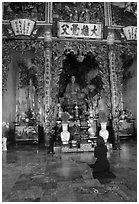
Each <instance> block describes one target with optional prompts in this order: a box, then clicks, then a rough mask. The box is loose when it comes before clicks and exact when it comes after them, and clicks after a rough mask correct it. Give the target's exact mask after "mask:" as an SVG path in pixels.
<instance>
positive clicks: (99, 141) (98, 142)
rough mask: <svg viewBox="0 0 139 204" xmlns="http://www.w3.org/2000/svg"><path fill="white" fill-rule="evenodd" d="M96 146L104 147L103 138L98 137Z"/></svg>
mask: <svg viewBox="0 0 139 204" xmlns="http://www.w3.org/2000/svg"><path fill="white" fill-rule="evenodd" d="M97 145H105V142H104V139H103V137H101V136H98V138H97Z"/></svg>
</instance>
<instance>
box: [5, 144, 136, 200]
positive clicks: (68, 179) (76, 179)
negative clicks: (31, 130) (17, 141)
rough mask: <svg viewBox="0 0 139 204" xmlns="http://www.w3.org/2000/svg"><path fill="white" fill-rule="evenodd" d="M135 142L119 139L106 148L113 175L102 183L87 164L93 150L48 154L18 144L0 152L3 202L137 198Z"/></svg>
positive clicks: (91, 158)
mask: <svg viewBox="0 0 139 204" xmlns="http://www.w3.org/2000/svg"><path fill="white" fill-rule="evenodd" d="M136 148H137V145H136V142H134V141H124V142H122V143H121V150H109V153H108V158H109V161H110V164H111V170H112V172H113V173H114V174H115V175H116V178H115V179H112V180H111V181H110V182H109V183H105V184H101V183H100V182H99V181H98V180H97V179H94V178H93V176H92V170H91V168H90V167H89V165H88V164H91V163H93V162H94V155H93V152H89V153H87V152H86V153H60V152H57V153H56V154H55V155H54V156H52V155H48V154H47V151H46V150H45V149H39V148H38V147H35V146H18V147H16V148H14V149H12V150H11V149H10V150H8V151H7V152H3V153H2V159H3V163H2V168H3V171H2V177H3V180H2V188H3V189H2V195H3V197H2V201H3V202H95V201H96V202H134V201H137V149H136Z"/></svg>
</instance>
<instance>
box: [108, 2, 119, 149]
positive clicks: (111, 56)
mask: <svg viewBox="0 0 139 204" xmlns="http://www.w3.org/2000/svg"><path fill="white" fill-rule="evenodd" d="M104 12H105V26H107V27H108V33H107V45H108V60H109V73H110V89H111V115H112V126H113V131H114V138H115V146H118V144H119V137H118V113H119V112H118V110H117V108H118V104H117V103H119V100H118V87H117V73H116V69H117V67H116V53H115V49H114V41H115V38H114V37H115V36H114V33H113V32H109V26H112V13H111V3H110V2H105V3H104ZM119 60H120V59H119Z"/></svg>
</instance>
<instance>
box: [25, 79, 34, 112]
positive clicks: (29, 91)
mask: <svg viewBox="0 0 139 204" xmlns="http://www.w3.org/2000/svg"><path fill="white" fill-rule="evenodd" d="M26 98H27V105H28V109H30V110H34V108H35V106H36V101H35V100H36V89H35V87H34V85H33V83H32V80H31V79H30V80H29V86H28V87H26Z"/></svg>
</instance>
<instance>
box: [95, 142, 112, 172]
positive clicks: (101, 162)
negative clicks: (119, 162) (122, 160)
mask: <svg viewBox="0 0 139 204" xmlns="http://www.w3.org/2000/svg"><path fill="white" fill-rule="evenodd" d="M94 156H95V157H96V158H97V160H96V162H95V163H94V165H93V172H102V171H109V169H110V164H109V161H108V159H107V147H106V146H105V145H99V146H96V147H95V150H94Z"/></svg>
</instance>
